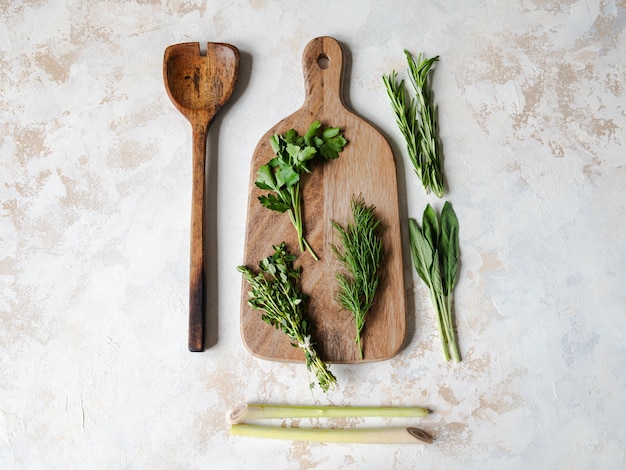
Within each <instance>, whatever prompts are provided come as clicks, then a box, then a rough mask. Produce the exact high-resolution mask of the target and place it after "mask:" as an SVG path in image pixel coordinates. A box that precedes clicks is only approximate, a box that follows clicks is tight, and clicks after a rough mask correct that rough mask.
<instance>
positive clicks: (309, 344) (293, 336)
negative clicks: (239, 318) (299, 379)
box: [237, 242, 337, 392]
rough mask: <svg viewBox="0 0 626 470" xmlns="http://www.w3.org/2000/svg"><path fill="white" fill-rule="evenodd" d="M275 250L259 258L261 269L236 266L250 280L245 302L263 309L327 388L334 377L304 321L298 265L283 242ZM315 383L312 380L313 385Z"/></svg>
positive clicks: (264, 318) (331, 384) (332, 384)
mask: <svg viewBox="0 0 626 470" xmlns="http://www.w3.org/2000/svg"><path fill="white" fill-rule="evenodd" d="M273 248H274V253H273V254H272V255H271V256H268V257H267V258H264V259H262V260H261V261H260V262H259V268H260V271H259V272H258V273H256V274H255V273H254V272H253V271H252V270H251V269H250V268H249V267H247V266H238V267H237V270H238V271H239V272H240V273H242V274H243V277H244V279H245V280H246V281H247V282H248V284H250V291H249V292H248V305H249V306H250V307H252V308H254V309H255V310H260V311H262V312H263V313H262V315H261V319H262V320H263V321H264V322H266V323H268V324H270V325H272V326H274V327H275V328H276V329H278V330H282V332H283V333H285V334H286V335H287V336H288V337H289V339H290V340H291V341H292V343H291V344H292V346H294V347H299V348H301V349H302V351H303V352H304V356H305V359H306V367H307V369H308V370H309V371H311V372H312V373H313V374H315V377H316V379H317V383H318V384H319V386H320V388H321V389H322V390H323V391H324V392H327V391H328V390H329V389H330V388H331V387H333V386H334V385H335V383H336V382H337V379H336V378H335V376H334V375H333V374H332V372H331V371H330V369H329V368H328V366H327V365H326V364H324V362H323V361H322V360H321V358H320V357H319V356H318V354H317V352H316V350H315V347H314V342H313V340H312V338H311V327H310V324H309V323H308V322H307V319H306V314H305V309H306V300H307V299H306V296H305V295H304V293H303V292H302V289H301V287H300V272H301V269H300V268H295V267H294V265H293V263H294V261H295V260H296V257H295V256H294V255H292V254H290V253H289V251H288V250H287V246H286V244H285V242H283V243H281V244H280V245H278V246H274V247H273ZM314 386H315V384H313V383H312V384H311V388H313V387H314Z"/></svg>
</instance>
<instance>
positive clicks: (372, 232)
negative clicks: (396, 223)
mask: <svg viewBox="0 0 626 470" xmlns="http://www.w3.org/2000/svg"><path fill="white" fill-rule="evenodd" d="M350 206H351V209H352V217H353V222H352V223H349V224H347V225H346V226H345V227H344V226H342V225H340V224H339V223H337V222H335V221H331V224H332V226H333V228H334V229H335V230H336V231H337V233H338V234H339V238H340V240H341V245H342V246H341V247H338V246H337V245H334V244H332V245H331V248H332V250H333V252H334V253H335V256H336V258H337V260H338V261H339V262H340V263H341V264H342V265H343V267H344V271H338V272H337V273H336V274H335V278H336V280H337V286H338V290H337V294H336V297H335V300H336V301H337V303H338V304H339V305H340V306H341V307H342V308H343V309H344V310H347V311H349V312H351V313H352V315H353V317H354V324H355V330H356V335H355V342H356V344H357V346H358V348H359V355H360V358H361V359H363V344H362V342H361V331H362V330H363V328H364V326H365V317H366V315H367V313H368V312H369V310H370V309H371V308H372V305H373V304H374V300H375V295H376V290H377V289H378V284H379V272H378V271H379V268H380V265H381V263H382V260H383V255H384V253H383V244H382V238H381V236H380V229H381V226H380V221H379V220H378V218H377V217H376V215H375V214H374V210H375V207H374V206H368V205H366V204H365V201H364V199H363V197H362V196H359V197H358V198H355V197H353V198H352V200H351V202H350Z"/></svg>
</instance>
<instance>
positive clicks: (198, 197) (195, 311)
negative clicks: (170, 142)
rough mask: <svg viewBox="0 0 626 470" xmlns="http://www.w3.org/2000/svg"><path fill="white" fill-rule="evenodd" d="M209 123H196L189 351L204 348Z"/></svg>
mask: <svg viewBox="0 0 626 470" xmlns="http://www.w3.org/2000/svg"><path fill="white" fill-rule="evenodd" d="M207 131H208V125H206V124H194V125H193V170H192V189H191V191H192V194H191V258H190V272H189V351H193V352H197V351H204V336H205V332H204V315H205V314H204V311H205V302H206V298H205V293H204V280H205V272H204V199H205V159H206V138H207Z"/></svg>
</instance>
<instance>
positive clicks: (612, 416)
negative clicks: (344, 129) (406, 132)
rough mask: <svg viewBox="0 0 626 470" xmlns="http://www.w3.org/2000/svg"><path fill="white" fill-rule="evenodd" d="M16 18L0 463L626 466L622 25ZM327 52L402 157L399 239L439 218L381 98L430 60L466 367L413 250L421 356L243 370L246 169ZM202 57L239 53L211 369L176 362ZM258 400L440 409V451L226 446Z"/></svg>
mask: <svg viewBox="0 0 626 470" xmlns="http://www.w3.org/2000/svg"><path fill="white" fill-rule="evenodd" d="M0 12H1V13H2V14H1V15H0V51H1V54H0V124H1V125H0V462H2V468H4V469H13V468H15V469H31V468H32V469H35V468H36V469H40V468H63V469H67V468H103V469H118V468H151V469H152V468H168V469H173V468H185V469H192V468H216V469H222V468H224V469H227V468H228V469H230V468H285V469H287V468H290V469H291V468H299V469H307V468H328V469H337V468H346V469H348V468H354V469H357V468H358V469H364V468H367V469H379V468H396V469H408V468H416V465H417V464H418V463H419V466H420V468H464V469H469V468H509V469H525V468H601V469H604V468H606V469H614V468H624V467H625V466H626V458H625V451H626V443H625V438H626V425H624V420H623V416H624V414H625V412H626V407H625V405H624V398H623V394H624V390H625V389H626V369H625V362H624V360H623V356H624V346H623V342H624V334H625V333H624V332H625V331H626V317H625V312H626V294H625V292H626V289H625V287H626V286H625V282H626V254H625V253H626V239H625V237H624V231H625V229H626V222H625V220H626V191H625V189H626V167H625V165H624V160H625V136H626V107H625V106H624V103H625V102H626V78H625V76H626V70H625V65H624V64H626V5H624V2H620V1H611V0H607V1H602V2H600V1H593V0H590V1H567V2H565V1H562V2H546V1H539V0H517V1H508V2H490V1H478V0H473V1H468V2H463V3H462V6H461V4H460V3H459V2H452V1H439V2H435V1H424V2H419V4H418V3H416V2H411V1H408V0H407V1H393V0H390V1H387V2H374V1H356V0H354V1H345V2H331V1H317V2H287V1H273V2H270V1H262V0H254V1H253V0H251V1H248V2H244V1H214V2H206V1H184V0H181V1H166V0H162V1H148V0H146V1H121V0H117V1H116V0H103V1H100V2H87V1H72V0H60V1H57V0H55V1H52V0H48V1H46V0H25V1H23V2H5V3H3V4H2V6H0ZM320 35H331V36H333V37H335V38H336V39H338V40H339V41H341V42H342V44H343V45H344V46H345V48H346V50H347V52H348V55H349V70H348V80H349V81H348V84H349V94H348V104H349V105H350V106H351V108H352V109H354V110H355V111H356V112H357V113H359V114H360V115H361V116H363V117H365V118H366V119H369V120H370V121H371V122H372V123H373V124H375V125H376V126H377V127H378V128H379V129H381V130H382V131H383V132H384V133H385V134H386V135H387V137H388V138H389V140H390V142H391V143H392V146H393V148H394V151H395V153H396V157H397V159H398V168H399V173H400V186H401V188H400V192H401V198H402V202H401V205H402V209H403V211H404V214H405V216H407V217H409V216H410V217H415V218H420V217H421V213H422V211H423V209H424V207H425V205H426V203H428V202H430V203H432V204H434V205H436V206H440V205H441V204H442V201H439V200H436V199H434V198H433V197H432V196H427V195H425V194H424V192H423V191H422V189H421V186H420V185H419V183H418V181H417V179H416V178H415V175H414V174H413V171H412V169H411V168H410V165H409V163H408V160H407V158H406V153H405V150H404V145H403V142H402V140H401V136H400V134H399V132H398V130H397V128H396V127H395V123H394V119H393V116H392V114H391V111H390V107H389V102H388V99H387V96H386V93H385V90H384V87H383V84H382V81H381V75H382V74H384V73H388V72H390V71H391V70H393V69H396V70H398V71H399V72H400V74H401V76H404V71H405V62H404V57H403V54H402V50H403V49H405V48H406V49H408V50H410V51H411V52H412V53H414V54H417V53H419V52H424V53H425V54H426V55H428V56H431V55H435V54H438V55H440V58H441V61H440V62H439V63H438V64H437V66H436V71H435V74H434V82H433V86H434V89H435V96H436V102H437V105H438V110H439V119H440V135H441V139H442V142H443V147H444V153H445V168H446V173H447V180H448V185H449V192H448V193H447V195H446V199H447V200H449V201H450V202H452V204H453V205H454V207H455V210H456V212H457V214H458V216H459V220H460V236H461V250H462V267H461V271H460V276H459V282H458V286H457V289H456V305H455V307H456V315H457V321H458V331H459V338H460V348H461V352H462V354H463V356H464V361H463V362H462V363H460V364H458V365H453V364H446V363H444V362H443V360H442V354H441V352H440V346H439V338H438V335H437V331H436V327H435V323H434V318H433V313H432V309H431V307H430V302H429V298H428V293H427V291H426V290H425V288H424V286H423V285H422V284H421V281H419V279H418V278H417V275H416V274H415V273H414V271H413V268H412V266H411V264H410V259H409V256H408V246H405V247H404V249H405V252H406V256H405V258H406V260H407V263H406V266H407V267H406V273H407V279H408V284H409V285H408V286H407V299H408V304H409V311H408V312H407V315H408V319H409V335H408V337H407V343H406V345H405V347H404V348H403V350H402V351H401V352H400V354H399V355H397V356H396V357H395V358H393V359H392V360H389V361H384V362H380V363H374V364H367V365H352V366H333V370H334V372H335V374H336V375H337V377H338V382H339V386H338V388H337V389H336V390H335V391H333V392H330V393H328V394H327V395H326V396H324V395H323V394H321V392H320V391H319V390H318V389H316V390H313V391H310V390H309V387H308V377H307V373H306V371H305V370H304V369H303V366H302V365H300V364H281V363H274V362H267V361H261V360H258V359H256V358H254V357H252V356H251V355H250V354H248V352H247V351H246V350H245V348H244V347H243V345H242V342H241V338H240V335H239V289H240V282H241V279H240V276H239V274H238V273H237V272H236V270H235V267H236V266H237V265H238V264H239V263H240V262H241V258H242V253H243V243H244V240H243V235H244V227H245V217H246V214H245V213H244V209H243V208H245V206H246V200H247V183H248V166H249V161H250V157H251V154H252V151H253V149H254V146H255V145H256V143H257V141H258V139H259V138H260V136H261V135H262V134H263V133H264V132H265V130H267V129H268V128H269V127H271V125H273V124H274V123H275V122H276V121H278V120H279V119H281V118H282V117H285V116H286V115H287V114H289V113H291V112H292V111H293V110H295V109H297V108H298V107H299V106H300V105H301V103H302V99H303V95H304V92H303V89H302V74H301V54H302V50H303V49H304V46H305V45H306V43H307V42H308V41H309V40H310V39H312V38H313V37H316V36H320ZM186 41H200V42H206V41H216V42H229V43H231V44H234V45H236V46H237V47H238V48H239V49H240V51H241V53H242V62H241V70H240V79H239V83H238V86H237V90H236V92H235V95H234V97H233V98H232V100H231V101H230V102H229V103H228V104H227V106H226V108H225V109H224V110H223V111H222V112H221V113H220V115H219V117H218V118H217V119H216V121H215V122H214V124H213V127H212V129H211V132H210V136H209V149H210V152H212V154H213V158H214V159H215V163H214V164H213V166H212V173H211V175H212V176H211V177H210V180H211V182H212V185H211V189H210V191H209V193H210V195H211V197H212V199H213V200H216V201H217V202H214V203H212V204H210V211H209V213H210V215H209V216H210V220H211V221H212V222H214V224H215V225H214V227H215V228H214V229H212V239H211V241H210V243H209V244H210V247H211V252H212V256H213V259H212V267H213V268H214V269H213V270H214V271H215V273H216V274H215V275H213V276H211V278H210V280H211V283H212V285H213V288H212V292H213V294H214V297H213V303H212V310H211V315H212V316H213V318H216V320H213V321H212V327H213V328H214V331H216V341H215V344H214V345H213V346H212V347H211V348H210V349H209V350H207V351H206V352H204V353H199V354H198V353H193V354H192V353H189V352H188V351H187V349H186V344H187V340H186V334H187V318H186V309H187V289H188V265H189V260H188V243H189V241H188V240H189V200H190V191H191V190H190V177H191V164H190V162H191V129H190V126H189V125H188V123H187V122H186V121H185V120H184V118H183V117H182V116H181V115H179V114H178V113H177V111H176V110H175V109H174V107H173V106H172V105H171V103H170V102H169V100H168V98H167V96H166V93H165V89H164V86H163V80H162V75H161V73H162V58H163V51H164V49H165V47H167V46H168V45H170V44H173V43H177V42H186ZM245 402H269V403H293V404H336V405H376V404H383V405H398V406H408V405H424V406H428V407H430V408H432V409H433V410H434V413H433V414H432V415H431V416H429V417H428V418H426V419H423V420H420V421H419V422H418V423H417V424H419V425H420V426H421V427H423V428H425V429H428V430H429V431H431V432H433V434H435V436H436V438H437V440H436V442H435V444H433V445H431V446H427V447H425V446H404V447H392V446H378V447H375V446H359V445H345V446H342V445H325V444H313V443H293V442H290V441H261V440H256V439H251V438H234V437H231V436H230V435H229V432H228V425H227V422H226V420H225V414H226V413H227V411H228V410H229V409H230V408H232V407H234V406H236V405H239V404H241V403H245ZM404 423H405V421H404V420H388V421H385V420H383V421H382V424H390V425H391V424H404ZM408 423H414V424H415V421H410V420H409V421H408ZM285 424H287V425H289V424H292V423H290V422H286V423H285ZM298 424H299V425H301V426H308V425H317V424H320V423H319V422H316V421H313V422H308V420H301V421H300V422H299V423H298ZM335 424H342V425H346V426H367V425H373V424H381V423H380V422H378V421H364V420H347V421H345V422H339V423H335Z"/></svg>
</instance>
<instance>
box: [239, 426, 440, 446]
mask: <svg viewBox="0 0 626 470" xmlns="http://www.w3.org/2000/svg"><path fill="white" fill-rule="evenodd" d="M230 434H231V435H232V436H246V437H255V438H265V439H283V440H288V441H305V442H338V443H341V444H387V445H389V444H432V442H433V440H434V437H433V436H432V435H431V434H430V433H428V432H427V431H424V430H423V429H420V428H415V427H406V426H402V427H371V428H361V429H359V428H348V427H346V428H336V427H334V428H304V427H283V426H267V425H264V424H233V425H232V426H231V427H230Z"/></svg>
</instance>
